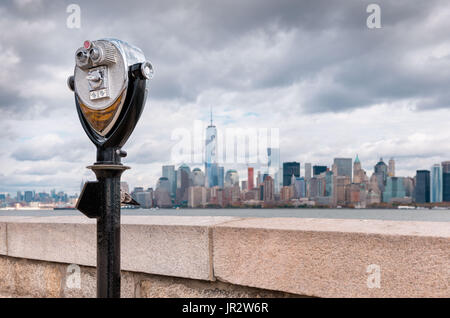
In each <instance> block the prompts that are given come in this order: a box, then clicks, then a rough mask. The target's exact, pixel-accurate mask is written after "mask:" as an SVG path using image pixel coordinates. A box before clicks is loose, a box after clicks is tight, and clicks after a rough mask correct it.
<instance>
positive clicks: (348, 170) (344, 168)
mask: <svg viewBox="0 0 450 318" xmlns="http://www.w3.org/2000/svg"><path fill="white" fill-rule="evenodd" d="M333 163H334V164H335V165H336V168H337V176H339V177H349V178H350V180H351V179H352V158H334V162H333Z"/></svg>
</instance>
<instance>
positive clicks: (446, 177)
mask: <svg viewBox="0 0 450 318" xmlns="http://www.w3.org/2000/svg"><path fill="white" fill-rule="evenodd" d="M442 201H444V202H450V161H444V162H442Z"/></svg>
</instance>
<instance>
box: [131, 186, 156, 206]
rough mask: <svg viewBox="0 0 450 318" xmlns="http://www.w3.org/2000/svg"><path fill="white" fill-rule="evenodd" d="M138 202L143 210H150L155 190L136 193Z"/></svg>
mask: <svg viewBox="0 0 450 318" xmlns="http://www.w3.org/2000/svg"><path fill="white" fill-rule="evenodd" d="M135 197H136V199H135V200H136V201H137V202H138V203H139V205H140V206H141V208H143V209H149V208H151V207H152V205H153V189H152V188H149V189H147V190H146V191H139V192H136V193H135Z"/></svg>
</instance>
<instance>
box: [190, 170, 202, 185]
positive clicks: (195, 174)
mask: <svg viewBox="0 0 450 318" xmlns="http://www.w3.org/2000/svg"><path fill="white" fill-rule="evenodd" d="M191 177H192V182H191V185H192V186H193V187H204V186H205V174H204V173H203V171H202V170H200V168H195V169H194V170H192V174H191Z"/></svg>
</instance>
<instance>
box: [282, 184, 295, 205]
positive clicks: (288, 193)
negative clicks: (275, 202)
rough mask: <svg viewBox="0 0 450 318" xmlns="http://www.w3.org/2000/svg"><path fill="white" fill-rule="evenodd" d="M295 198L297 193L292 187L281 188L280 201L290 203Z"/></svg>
mask: <svg viewBox="0 0 450 318" xmlns="http://www.w3.org/2000/svg"><path fill="white" fill-rule="evenodd" d="M294 197H295V191H294V189H293V187H292V186H285V187H281V191H280V200H281V201H285V202H287V201H289V200H291V199H292V198H294Z"/></svg>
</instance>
